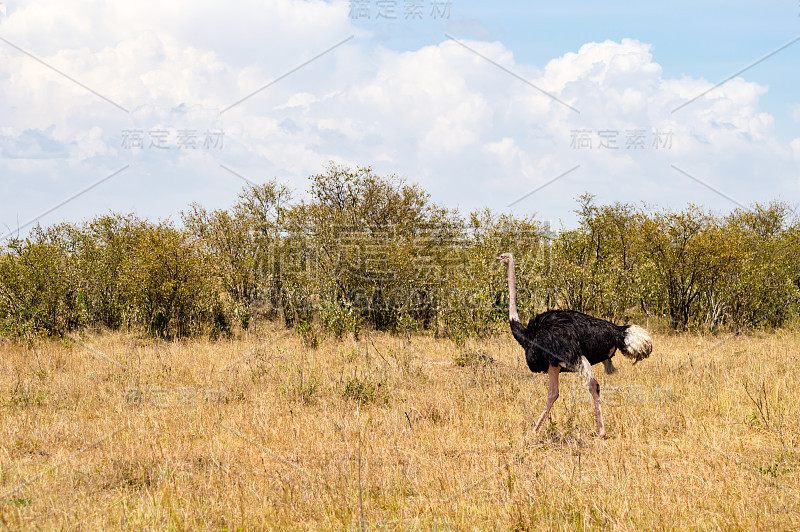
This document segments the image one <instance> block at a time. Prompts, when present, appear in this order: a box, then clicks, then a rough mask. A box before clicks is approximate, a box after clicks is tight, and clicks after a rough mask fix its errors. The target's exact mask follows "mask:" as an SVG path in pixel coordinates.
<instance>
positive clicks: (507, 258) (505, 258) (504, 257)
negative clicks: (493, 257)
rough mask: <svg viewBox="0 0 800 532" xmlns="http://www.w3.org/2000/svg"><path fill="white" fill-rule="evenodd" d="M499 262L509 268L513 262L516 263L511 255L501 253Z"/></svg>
mask: <svg viewBox="0 0 800 532" xmlns="http://www.w3.org/2000/svg"><path fill="white" fill-rule="evenodd" d="M497 260H499V261H500V262H502V263H503V264H505V265H506V266H508V265H509V264H510V263H511V262H513V261H514V256H513V255H512V254H511V253H507V252H506V253H501V254H500V256H499V257H497Z"/></svg>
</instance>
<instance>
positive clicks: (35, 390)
mask: <svg viewBox="0 0 800 532" xmlns="http://www.w3.org/2000/svg"><path fill="white" fill-rule="evenodd" d="M642 325H645V326H648V325H649V324H648V323H645V322H643V323H642ZM270 327H271V326H265V327H264V328H262V329H260V330H259V329H258V328H254V327H251V330H250V332H248V333H242V334H239V335H238V336H234V337H232V338H229V339H223V340H216V341H211V340H207V339H198V338H195V339H186V340H180V341H171V342H167V341H159V340H153V339H150V338H147V337H146V336H143V335H134V334H132V333H123V332H112V333H105V334H88V333H87V334H85V335H84V336H83V337H82V338H78V337H77V336H72V339H62V340H58V341H57V340H41V339H40V340H35V341H29V342H23V341H13V340H10V339H8V340H4V341H2V342H0V349H2V355H1V356H0V497H2V499H0V526H2V527H3V528H8V529H12V530H17V529H43V530H51V529H62V530H102V529H106V530H112V529H115V530H116V529H119V530H143V529H155V530H207V529H210V530H266V529H290V530H291V529H316V530H359V529H362V530H476V529H477V530H495V529H497V530H524V529H535V530H536V529H538V530H544V529H549V530H565V529H571V530H574V529H615V530H642V529H654V530H691V529H702V530H709V529H725V530H790V529H795V530H796V529H798V527H800V449H798V446H800V421H799V420H798V412H800V397H799V396H798V394H797V391H796V390H797V383H798V382H800V370H799V369H798V363H797V362H798V352H800V334H798V333H797V332H794V331H787V330H777V332H773V333H762V332H751V333H748V334H742V335H738V336H734V335H726V334H718V335H714V336H711V335H701V334H691V333H674V332H666V331H665V332H663V333H658V334H654V343H655V350H654V353H653V355H652V356H651V357H650V358H649V359H648V360H645V361H644V362H642V363H640V364H637V365H636V366H635V367H632V366H631V364H630V363H629V361H627V360H622V357H619V358H618V363H617V366H618V368H619V372H618V373H616V374H614V375H604V374H602V371H601V370H600V369H599V367H598V379H599V380H600V384H601V396H602V399H603V407H604V414H605V417H606V425H607V430H608V436H607V437H606V438H605V439H603V440H598V439H597V438H596V436H595V422H594V416H593V412H592V409H591V406H590V398H589V395H588V393H587V392H586V390H585V389H584V388H582V387H581V386H579V382H578V377H576V376H575V375H564V376H563V377H562V379H561V382H562V386H561V397H560V398H559V400H558V401H557V402H556V405H555V407H554V409H553V415H552V422H551V423H550V424H549V425H546V426H545V428H544V429H543V430H542V431H541V433H539V434H534V433H532V430H531V429H532V425H533V421H535V418H536V416H537V415H538V414H539V412H540V411H541V408H542V407H543V405H544V401H545V396H546V387H547V383H546V376H544V375H533V374H531V373H530V372H529V371H528V369H527V367H526V366H525V362H524V360H523V353H522V349H521V348H520V347H519V346H518V345H517V344H516V343H515V342H514V340H513V339H512V338H511V336H510V334H506V335H500V336H494V337H490V338H489V339H484V340H467V341H466V343H465V344H464V345H463V346H458V345H457V344H456V343H454V342H453V341H451V340H449V339H442V338H435V337H434V336H433V335H425V334H416V335H390V334H387V333H377V332H369V331H362V333H361V334H360V336H359V339H355V338H354V337H353V336H352V335H348V336H346V337H345V338H344V339H343V340H341V341H339V340H336V339H335V338H333V337H328V338H327V339H323V340H322V341H321V342H320V343H319V345H318V347H316V348H312V347H309V346H308V345H307V342H304V340H303V338H301V337H300V335H298V334H296V333H295V332H286V330H285V329H283V328H279V327H277V326H276V327H275V328H274V329H272V328H270ZM255 330H257V332H254V331H255Z"/></svg>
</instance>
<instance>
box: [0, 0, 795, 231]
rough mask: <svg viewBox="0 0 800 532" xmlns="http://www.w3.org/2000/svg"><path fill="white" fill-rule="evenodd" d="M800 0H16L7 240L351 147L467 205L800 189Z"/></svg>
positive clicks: (540, 210)
mask: <svg viewBox="0 0 800 532" xmlns="http://www.w3.org/2000/svg"><path fill="white" fill-rule="evenodd" d="M798 66H800V2H798V0H793V1H778V0H774V1H773V0H767V1H765V2H761V3H755V2H744V1H726V2H722V1H705V2H688V1H683V0H678V1H674V2H670V3H656V2H648V3H633V2H617V1H607V2H603V3H599V2H583V1H576V2H569V1H565V2H539V1H529V2H524V3H523V2H510V1H495V2H485V1H480V2H479V1H467V0H450V1H439V0H420V1H416V0H396V1H394V0H367V1H331V2H323V1H294V0H276V1H271V2H255V1H239V2H235V3H232V4H230V5H223V4H220V3H210V2H202V1H200V2H198V1H192V2H189V1H185V0H175V1H171V2H163V1H160V2H155V1H152V0H142V1H139V2H114V3H109V2H103V1H99V0H96V1H81V2H77V1H75V2H72V1H63V0H62V1H58V2H57V1H49V0H41V1H19V2H13V1H7V2H3V3H0V184H2V189H1V190H2V192H0V239H2V240H7V238H8V237H9V236H10V235H11V236H15V235H22V236H24V235H25V234H27V232H28V231H29V230H30V228H31V227H33V226H34V225H35V224H37V223H40V224H42V225H43V226H48V225H52V224H56V223H59V222H63V221H69V222H80V221H82V220H89V219H91V218H93V217H95V216H97V215H101V214H105V213H108V212H109V211H113V212H118V213H135V214H137V215H139V216H141V217H145V218H149V219H152V220H163V219H170V220H173V221H174V222H175V223H177V224H179V223H180V213H181V211H182V210H185V209H186V208H187V207H188V206H189V205H190V204H191V203H193V202H196V203H199V204H201V205H203V206H204V207H206V208H209V209H217V208H227V207H229V206H231V205H232V204H233V203H234V202H235V201H236V196H237V194H239V192H241V190H242V187H243V186H245V185H246V184H247V183H263V182H266V181H270V180H273V179H274V180H277V181H278V182H280V183H283V184H285V185H287V186H289V187H290V188H291V189H292V190H293V191H294V198H295V199H296V200H298V201H300V200H302V199H304V198H305V193H306V192H305V191H306V190H307V187H308V178H309V177H310V176H312V175H314V174H318V173H321V172H324V171H325V168H326V166H327V165H328V164H330V162H333V163H335V164H341V165H348V166H352V167H354V166H371V167H372V168H373V169H374V170H375V171H376V172H377V173H379V174H381V175H398V176H400V177H402V178H404V179H405V180H406V181H408V182H410V183H419V184H420V185H421V186H422V187H423V188H424V189H426V190H427V191H428V192H429V193H430V194H431V199H432V201H434V202H436V203H437V204H440V205H442V206H445V207H449V208H454V209H458V210H459V211H460V212H461V213H462V214H464V215H466V214H467V213H469V212H470V211H473V210H476V209H484V208H489V209H491V210H492V211H494V212H496V213H498V214H499V213H512V214H515V215H518V216H529V215H535V216H536V217H537V218H538V219H540V220H542V221H546V222H550V223H551V224H552V225H553V226H554V227H559V226H564V227H572V226H574V225H575V223H576V215H575V212H574V210H575V209H576V208H577V205H578V204H577V201H576V198H577V197H578V196H579V195H581V194H583V193H586V192H588V193H591V194H594V195H595V196H596V201H597V202H598V203H599V204H610V203H613V202H617V201H619V202H623V203H631V204H635V205H645V206H647V208H652V209H662V208H665V209H683V208H685V207H686V206H687V205H688V204H695V205H699V206H702V207H704V208H706V209H709V210H712V211H714V212H718V213H727V212H730V211H731V210H733V209H736V208H749V207H751V206H752V205H754V204H755V203H756V202H758V203H769V202H771V201H775V200H779V201H784V202H787V203H789V204H790V206H792V207H797V206H798V202H800V91H798V89H797V87H798V86H800V68H798Z"/></svg>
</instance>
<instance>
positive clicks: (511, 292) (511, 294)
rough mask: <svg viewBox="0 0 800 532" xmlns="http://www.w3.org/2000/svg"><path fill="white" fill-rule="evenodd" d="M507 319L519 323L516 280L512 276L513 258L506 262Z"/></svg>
mask: <svg viewBox="0 0 800 532" xmlns="http://www.w3.org/2000/svg"><path fill="white" fill-rule="evenodd" d="M508 319H509V321H516V322H519V314H517V279H516V277H515V275H514V258H513V257H511V258H510V259H509V261H508Z"/></svg>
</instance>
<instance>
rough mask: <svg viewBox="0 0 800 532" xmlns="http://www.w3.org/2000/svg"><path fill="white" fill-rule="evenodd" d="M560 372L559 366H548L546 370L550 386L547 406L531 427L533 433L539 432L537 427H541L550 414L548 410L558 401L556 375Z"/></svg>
mask: <svg viewBox="0 0 800 532" xmlns="http://www.w3.org/2000/svg"><path fill="white" fill-rule="evenodd" d="M560 372H561V367H560V366H550V369H548V370H547V376H548V377H550V385H549V387H548V388H547V404H546V405H545V407H544V412H542V415H541V416H539V421H537V422H536V425H535V426H534V427H533V430H534V432H535V431H538V430H539V427H541V426H542V423H543V422H544V420H545V418H546V417H547V416H548V414H550V409H551V408H552V407H553V403H555V402H556V399H558V374H559V373H560Z"/></svg>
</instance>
